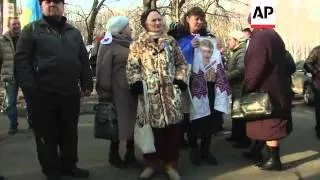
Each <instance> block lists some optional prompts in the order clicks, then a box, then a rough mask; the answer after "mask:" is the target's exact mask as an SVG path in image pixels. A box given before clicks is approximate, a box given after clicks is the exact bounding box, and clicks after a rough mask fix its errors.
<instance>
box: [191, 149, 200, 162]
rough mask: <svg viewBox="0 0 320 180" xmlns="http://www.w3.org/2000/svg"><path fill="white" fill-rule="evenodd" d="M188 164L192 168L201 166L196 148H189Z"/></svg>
mask: <svg viewBox="0 0 320 180" xmlns="http://www.w3.org/2000/svg"><path fill="white" fill-rule="evenodd" d="M190 162H191V164H193V165H194V166H200V165H201V154H200V151H199V149H198V148H191V149H190Z"/></svg>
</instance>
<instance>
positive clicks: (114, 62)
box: [96, 16, 137, 168]
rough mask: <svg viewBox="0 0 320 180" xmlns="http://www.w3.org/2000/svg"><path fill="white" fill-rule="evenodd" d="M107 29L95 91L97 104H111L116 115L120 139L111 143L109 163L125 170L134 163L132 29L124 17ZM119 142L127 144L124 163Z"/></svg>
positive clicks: (109, 22)
mask: <svg viewBox="0 0 320 180" xmlns="http://www.w3.org/2000/svg"><path fill="white" fill-rule="evenodd" d="M106 29H107V32H106V34H105V37H104V38H103V39H102V40H101V42H100V43H101V45H100V48H99V53H98V58H97V69H96V71H97V72H96V77H97V85H96V89H97V93H98V96H99V101H100V102H113V103H114V104H115V108H116V112H117V120H118V127H119V136H118V137H119V140H118V141H111V145H110V151H109V162H110V164H112V165H113V166H114V167H117V168H126V167H127V166H128V165H135V164H136V163H137V162H136V158H135V151H134V141H133V130H134V124H135V117H136V110H137V98H136V97H134V96H132V95H131V93H130V90H129V85H128V80H127V74H126V65H127V60H128V54H129V46H130V43H131V28H130V25H129V20H128V18H127V17H125V16H115V17H112V18H110V19H109V20H108V22H107V25H106ZM121 140H126V141H127V152H126V154H125V158H124V159H125V161H122V159H121V157H120V155H119V142H120V141H121Z"/></svg>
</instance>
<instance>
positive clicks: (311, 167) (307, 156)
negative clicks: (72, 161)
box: [0, 105, 320, 180]
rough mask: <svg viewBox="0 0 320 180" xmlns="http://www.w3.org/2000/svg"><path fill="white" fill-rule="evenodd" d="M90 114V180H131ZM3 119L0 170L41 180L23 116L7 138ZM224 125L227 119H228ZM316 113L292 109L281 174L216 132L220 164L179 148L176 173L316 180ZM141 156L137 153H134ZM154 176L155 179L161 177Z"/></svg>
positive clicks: (85, 163)
mask: <svg viewBox="0 0 320 180" xmlns="http://www.w3.org/2000/svg"><path fill="white" fill-rule="evenodd" d="M92 121H93V116H92V115H82V116H81V120H80V125H79V135H80V137H79V157H80V162H79V166H81V167H84V168H88V169H90V171H91V173H92V176H91V179H92V180H106V179H108V180H134V179H136V178H137V177H138V175H139V173H140V171H141V169H128V170H117V169H115V168H113V167H111V166H110V165H109V164H108V142H107V141H104V140H97V139H94V138H93V135H92V134H93V133H92V129H93V126H92ZM7 124H8V123H7V119H6V117H5V116H0V170H1V171H0V172H2V173H3V174H4V175H5V176H6V177H7V178H8V180H26V179H27V180H42V179H44V177H43V175H42V174H41V173H40V167H39V165H38V162H37V159H36V150H35V143H34V139H33V135H32V133H31V132H28V131H26V130H23V129H25V128H26V127H27V125H26V123H25V120H24V119H21V127H20V128H21V129H22V130H21V131H20V133H18V134H17V135H15V136H12V137H8V136H6V132H7V126H8V125H7ZM225 126H226V127H230V120H229V119H226V125H225ZM313 128H314V114H313V111H312V109H311V108H310V107H307V106H304V105H297V106H296V107H295V108H294V131H293V133H292V134H291V136H289V137H288V138H286V139H284V140H283V141H282V142H281V143H282V144H281V155H282V161H283V162H284V163H285V166H286V167H287V169H286V170H285V171H282V172H263V171H260V170H259V169H257V168H255V167H254V166H252V165H251V164H250V163H249V162H247V161H246V160H245V159H244V158H243V157H242V156H241V151H242V150H237V149H233V148H231V144H229V143H227V142H226V141H225V140H224V139H225V137H226V136H223V135H221V136H218V137H216V138H215V139H213V141H212V146H211V149H212V152H213V153H214V155H215V156H216V157H217V159H218V160H219V162H220V165H218V166H215V167H210V166H203V167H198V168H196V167H193V166H192V165H191V164H190V163H189V160H188V151H182V154H181V161H180V172H181V175H182V176H183V178H182V179H183V180H213V179H214V180H233V179H234V180H256V179H259V180H260V179H262V180H269V179H270V180H271V179H272V180H274V179H277V180H282V179H283V180H302V179H305V180H319V179H320V154H319V152H320V141H319V140H316V138H315V135H314V130H313ZM138 156H139V153H138ZM164 179H166V176H164V175H158V176H157V177H156V178H155V180H164Z"/></svg>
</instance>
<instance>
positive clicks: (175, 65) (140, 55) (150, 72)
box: [127, 32, 188, 128]
mask: <svg viewBox="0 0 320 180" xmlns="http://www.w3.org/2000/svg"><path fill="white" fill-rule="evenodd" d="M187 69H188V67H187V65H186V63H185V60H184V57H183V55H182V53H181V50H180V48H179V46H178V44H177V42H176V41H175V40H174V39H173V38H172V37H171V36H168V35H166V34H162V35H160V36H159V38H158V41H157V42H156V41H155V40H154V39H153V38H152V37H151V36H150V35H149V34H148V33H147V32H144V33H142V34H141V35H140V36H139V38H138V40H136V41H134V42H133V43H132V44H131V46H130V52H129V57H128V64H127V76H128V83H129V84H130V85H132V84H134V83H135V82H137V81H142V82H145V83H146V85H147V92H144V93H146V95H147V99H148V102H139V103H143V104H144V103H147V104H148V105H149V112H145V111H144V112H143V114H144V116H143V115H141V116H139V117H138V118H139V119H138V121H139V122H141V123H146V122H149V123H150V125H151V126H152V127H154V128H165V127H167V126H169V125H172V124H177V123H179V122H180V121H181V120H182V119H183V113H182V109H181V90H180V89H179V88H178V86H177V85H174V84H173V80H174V79H178V80H183V81H184V82H185V83H186V81H187V80H186V79H187V76H186V74H187ZM139 101H142V100H141V98H139ZM146 117H148V118H146Z"/></svg>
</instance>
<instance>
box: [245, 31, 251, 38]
mask: <svg viewBox="0 0 320 180" xmlns="http://www.w3.org/2000/svg"><path fill="white" fill-rule="evenodd" d="M243 34H244V37H245V38H246V39H250V37H251V34H250V33H249V32H247V31H245V32H243Z"/></svg>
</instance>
